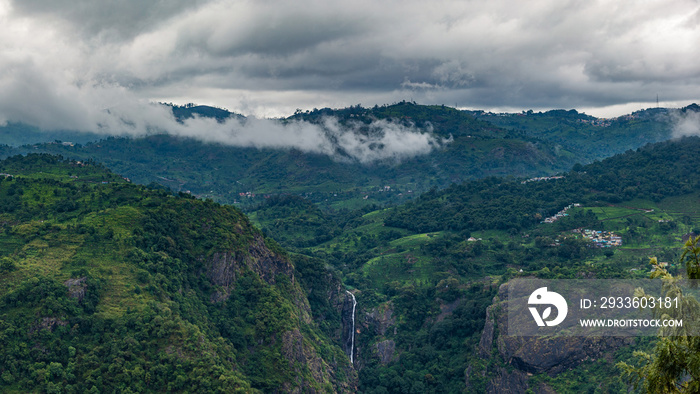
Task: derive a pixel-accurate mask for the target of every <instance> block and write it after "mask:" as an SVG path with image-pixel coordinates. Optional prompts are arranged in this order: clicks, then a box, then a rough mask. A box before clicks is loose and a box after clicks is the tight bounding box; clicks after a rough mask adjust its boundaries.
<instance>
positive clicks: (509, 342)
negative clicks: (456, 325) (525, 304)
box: [467, 283, 634, 393]
mask: <svg viewBox="0 0 700 394" xmlns="http://www.w3.org/2000/svg"><path fill="white" fill-rule="evenodd" d="M507 298H508V284H507V283H506V284H503V285H501V287H500V288H499V291H498V295H497V296H496V297H494V302H493V305H491V306H490V307H489V308H488V309H487V311H486V322H485V324H484V330H483V332H482V335H481V340H480V341H479V349H478V351H479V355H480V356H481V357H483V358H486V359H489V358H491V357H493V356H492V354H493V350H494V349H493V347H494V342H495V344H496V345H495V346H496V348H497V353H496V354H497V357H500V358H501V359H502V360H503V361H504V362H505V363H507V364H510V365H512V366H513V367H514V368H515V369H514V370H513V371H512V372H507V371H506V370H504V369H503V368H501V367H498V368H497V369H496V370H495V371H493V372H495V375H496V377H495V378H493V379H491V380H490V381H489V383H488V384H487V391H488V392H490V393H524V392H525V391H526V390H528V388H530V389H532V390H533V391H534V392H536V393H538V392H542V393H547V392H552V391H551V388H548V387H546V386H540V387H534V388H533V387H529V385H528V376H529V375H532V374H539V373H547V374H549V375H552V376H553V375H556V374H558V373H561V372H563V371H566V370H568V369H570V368H574V367H576V366H577V365H579V364H580V363H582V362H584V361H587V360H595V359H597V358H599V357H602V356H604V355H605V354H606V353H608V352H610V351H614V350H615V349H617V348H620V347H622V346H627V345H631V344H633V343H634V338H618V337H555V338H544V337H542V338H541V337H515V336H512V337H511V336H506V335H499V336H498V337H494V335H495V332H496V328H500V329H501V330H505V329H506V326H507V319H508V314H507V301H505V300H507ZM501 332H503V331H501ZM470 373H471V371H470ZM467 384H469V376H467Z"/></svg>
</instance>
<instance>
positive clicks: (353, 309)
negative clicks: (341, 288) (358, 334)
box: [345, 290, 357, 364]
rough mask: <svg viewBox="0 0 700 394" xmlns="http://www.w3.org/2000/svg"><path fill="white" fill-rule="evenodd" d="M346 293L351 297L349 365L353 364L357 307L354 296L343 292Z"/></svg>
mask: <svg viewBox="0 0 700 394" xmlns="http://www.w3.org/2000/svg"><path fill="white" fill-rule="evenodd" d="M345 292H346V293H348V294H350V297H352V329H351V330H350V338H351V339H350V364H354V362H353V355H354V352H355V306H357V301H356V300H355V295H354V294H352V293H351V292H349V291H347V290H345Z"/></svg>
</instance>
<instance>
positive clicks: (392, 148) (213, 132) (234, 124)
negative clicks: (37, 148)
mask: <svg viewBox="0 0 700 394" xmlns="http://www.w3.org/2000/svg"><path fill="white" fill-rule="evenodd" d="M103 119H104V121H103V122H102V123H100V125H99V130H100V132H102V133H107V134H122V135H125V134H126V135H130V136H142V135H147V134H154V133H167V134H170V135H174V136H178V137H186V138H194V139H197V140H201V141H204V142H210V143H219V144H223V145H229V146H237V147H246V148H259V149H262V148H272V149H298V150H300V151H302V152H307V153H317V154H324V155H328V156H331V157H332V158H334V159H336V160H340V161H346V160H349V161H358V162H361V163H370V162H375V161H382V160H390V161H400V160H402V159H405V158H408V157H413V156H416V155H422V154H427V153H429V152H430V151H431V150H432V149H434V148H436V147H439V146H441V145H442V144H446V143H449V142H450V141H449V140H444V139H438V138H436V137H435V136H433V135H432V134H431V133H430V130H418V129H416V128H415V127H412V126H405V125H401V124H397V123H392V122H388V121H385V120H376V121H373V122H372V123H370V124H368V125H366V124H362V123H350V124H346V125H341V124H340V123H339V122H338V119H336V118H334V117H327V118H325V119H323V120H322V122H320V123H319V124H316V123H310V122H306V121H297V120H294V121H288V122H283V121H280V120H275V119H259V118H254V117H253V118H247V119H243V120H240V119H237V118H233V117H232V118H229V119H227V120H226V121H224V122H218V121H216V120H215V119H213V118H204V117H194V118H190V119H186V120H184V121H183V122H181V123H180V122H177V121H176V120H175V118H174V117H173V116H172V113H170V109H169V108H168V107H165V106H162V105H156V104H150V105H147V106H146V108H136V107H134V106H129V107H122V108H114V109H110V110H109V112H108V113H107V114H105V116H104V118H103Z"/></svg>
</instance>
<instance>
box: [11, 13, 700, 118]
mask: <svg viewBox="0 0 700 394" xmlns="http://www.w3.org/2000/svg"><path fill="white" fill-rule="evenodd" d="M0 34H1V39H0V121H3V120H4V121H7V120H13V121H26V122H30V123H33V124H37V125H40V126H42V127H46V128H55V127H71V128H76V127H77V128H91V127H94V124H99V123H100V122H101V120H100V115H99V111H103V110H104V109H105V108H115V107H119V106H122V107H128V106H132V105H135V104H134V103H136V102H138V103H143V102H148V101H165V102H174V103H177V104H184V103H188V102H195V103H201V104H209V105H215V106H219V107H224V108H227V109H229V110H232V111H235V112H238V113H242V114H244V115H255V116H259V117H266V116H268V117H269V116H288V115H291V114H292V113H293V112H294V110H295V109H296V108H301V109H304V110H306V109H313V108H314V107H317V108H321V107H344V106H348V105H354V104H358V103H359V104H362V105H364V106H372V105H374V104H385V103H392V102H396V101H401V100H414V101H416V102H418V103H422V104H446V105H449V106H457V107H461V108H471V109H487V110H512V111H519V110H524V109H535V110H541V109H554V108H564V109H571V108H576V109H579V110H583V111H585V112H586V113H589V114H592V115H596V116H613V115H621V114H624V113H628V112H631V111H633V110H637V109H641V108H646V107H649V106H655V101H656V96H657V94H658V96H659V98H660V100H661V102H662V105H664V104H665V105H668V106H685V105H687V104H690V103H692V102H697V101H700V61H698V59H700V2H698V1H697V0H667V1H661V0H626V1H619V0H611V1H595V0H585V1H566V0H530V1H514V0H508V1H506V0H472V1H466V0H465V1H432V2H426V1H422V0H421V1H415V0H401V1H377V0H373V1H362V0H360V1H352V2H349V1H345V2H335V1H327V0H324V1H313V0H298V1H295V2H289V1H274V0H258V1H250V2H248V1H208V0H168V1H161V0H158V1H156V0H153V1H149V0H102V1H94V0H0Z"/></svg>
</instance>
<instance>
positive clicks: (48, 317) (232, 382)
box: [0, 155, 356, 393]
mask: <svg viewBox="0 0 700 394" xmlns="http://www.w3.org/2000/svg"><path fill="white" fill-rule="evenodd" d="M0 172H2V173H3V175H2V176H0V225H1V226H2V229H1V231H2V237H0V253H1V255H2V257H0V258H1V259H2V264H1V266H0V343H2V346H1V347H0V376H1V378H0V387H1V388H0V391H3V392H69V393H70V392H74V393H84V392H143V391H158V392H164V391H189V392H235V391H241V392H251V391H257V390H259V391H261V392H272V391H282V392H308V391H317V392H324V391H346V392H352V391H354V388H353V387H354V385H355V383H354V382H355V379H356V378H355V372H354V371H353V369H352V367H351V366H350V363H349V360H348V357H347V356H346V354H345V353H344V352H343V350H342V349H341V347H340V346H339V343H340V329H341V325H342V322H341V317H340V311H339V310H334V309H332V307H331V306H330V304H329V302H330V301H331V299H333V295H334V294H335V293H334V292H333V291H336V293H339V294H338V296H337V297H338V298H339V299H340V301H339V302H340V303H341V304H342V300H344V297H345V294H344V292H343V291H342V289H340V288H337V289H334V288H333V286H334V283H335V284H336V285H337V286H339V282H337V279H335V280H334V279H333V278H334V275H333V274H332V272H330V271H326V269H325V267H324V265H323V264H321V265H314V264H316V263H315V262H310V261H306V260H303V259H298V261H296V262H295V261H293V259H294V257H292V256H290V255H288V254H287V253H286V252H285V251H283V250H282V249H281V248H280V247H279V246H277V244H276V243H275V242H274V241H271V240H268V239H265V238H264V237H263V235H262V234H261V233H260V232H259V230H257V229H255V228H254V227H252V226H251V225H250V224H249V222H248V220H247V218H246V217H245V215H243V214H242V213H241V212H240V211H238V210H237V209H236V208H234V207H232V206H221V205H218V204H216V203H213V202H211V201H199V200H195V199H193V198H191V197H189V196H186V195H182V196H173V195H172V194H170V193H168V192H165V191H163V190H154V189H148V188H144V187H143V186H136V185H133V184H131V183H129V182H127V181H126V180H124V179H123V178H122V177H120V176H117V175H114V174H112V173H111V172H109V171H107V170H106V169H104V168H103V167H101V166H99V165H97V164H94V163H81V162H76V161H67V160H62V159H61V158H57V157H54V156H46V155H29V156H27V157H21V156H16V157H11V158H9V159H6V160H5V161H2V162H0ZM334 281H335V282H334ZM317 282H318V283H322V286H319V287H316V288H315V289H313V290H318V291H324V297H322V298H320V299H319V297H316V298H314V300H313V301H312V302H311V303H309V300H308V299H307V292H310V291H311V290H312V289H311V284H312V283H317ZM324 289H325V290H324ZM329 296H330V297H331V299H329ZM341 306H342V305H341ZM324 308H325V309H324ZM328 314H330V315H332V316H333V317H334V320H333V321H332V322H331V323H326V324H324V329H323V330H322V329H321V328H319V325H318V324H317V320H316V319H318V318H319V317H320V316H321V317H323V316H326V315H328ZM333 337H337V338H335V339H333Z"/></svg>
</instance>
